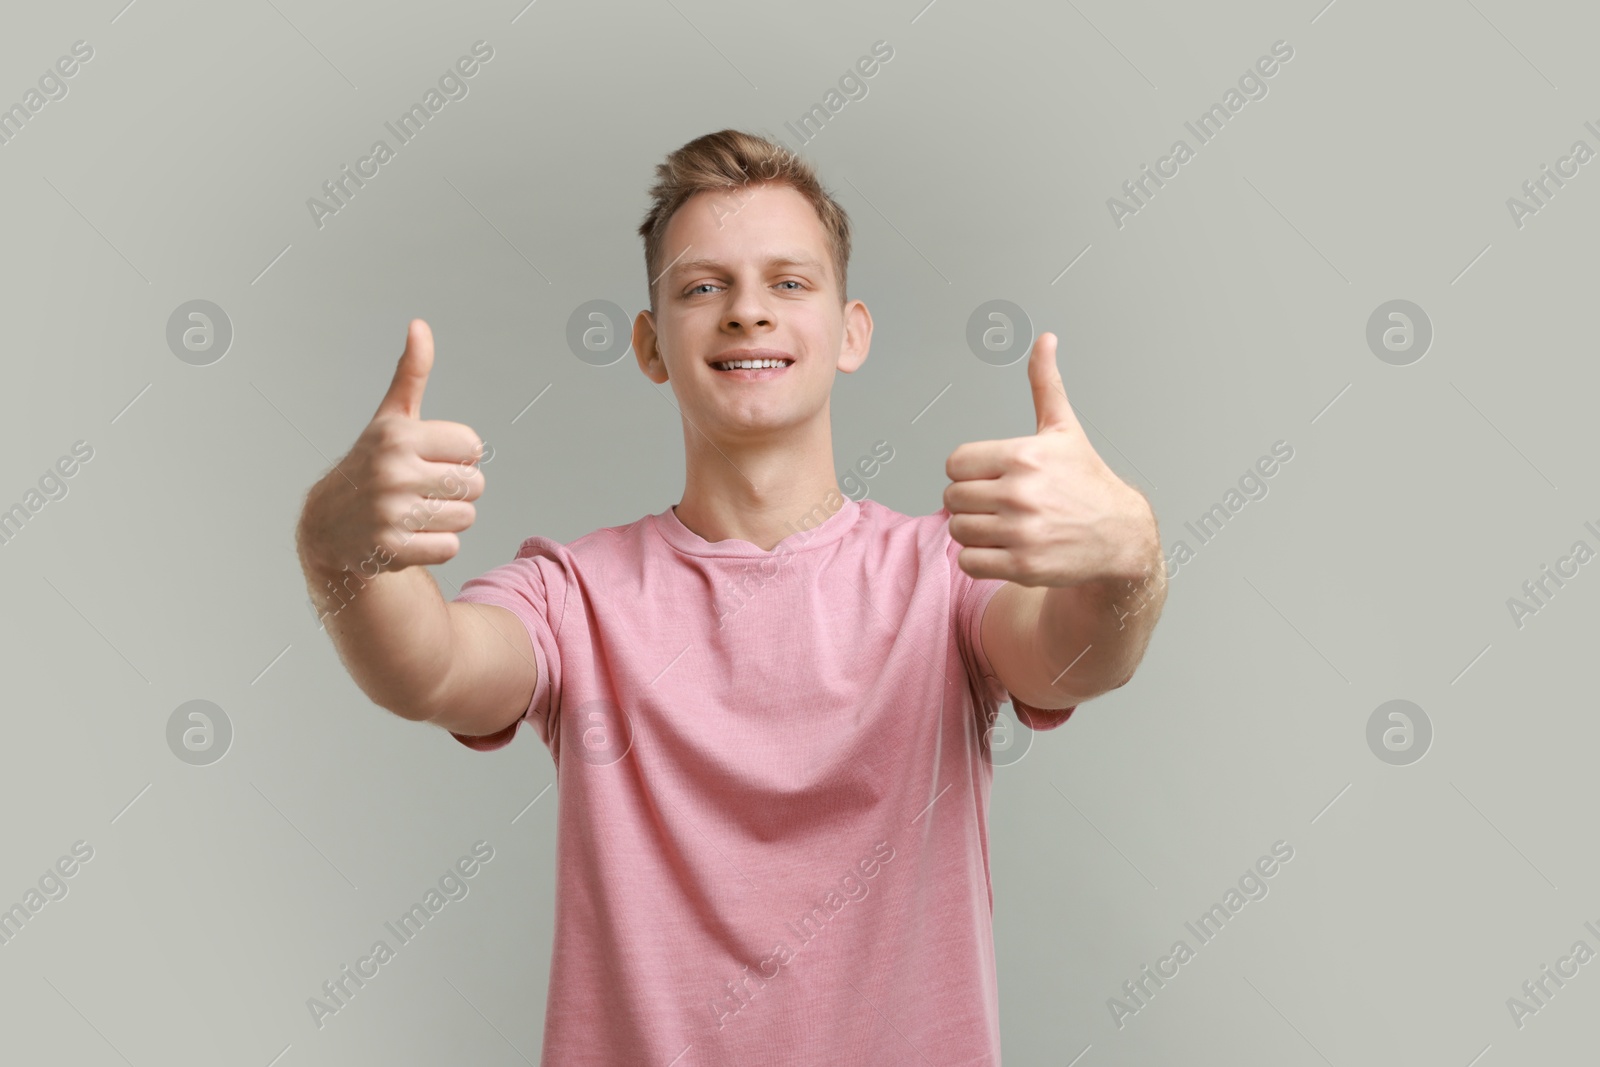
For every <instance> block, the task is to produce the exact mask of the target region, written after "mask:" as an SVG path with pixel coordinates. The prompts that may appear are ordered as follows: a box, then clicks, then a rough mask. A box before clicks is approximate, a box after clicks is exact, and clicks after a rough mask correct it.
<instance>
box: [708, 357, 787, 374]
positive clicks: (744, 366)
mask: <svg viewBox="0 0 1600 1067" xmlns="http://www.w3.org/2000/svg"><path fill="white" fill-rule="evenodd" d="M793 362H794V360H792V359H736V360H732V361H730V362H728V363H713V364H711V367H712V369H713V370H719V371H733V370H777V369H778V368H780V367H787V366H789V364H791V363H793Z"/></svg>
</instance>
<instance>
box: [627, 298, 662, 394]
mask: <svg viewBox="0 0 1600 1067" xmlns="http://www.w3.org/2000/svg"><path fill="white" fill-rule="evenodd" d="M633 358H634V359H636V360H638V361H639V369H640V370H642V371H644V376H645V377H646V378H649V379H650V380H651V381H652V382H655V383H656V384H657V385H660V384H661V383H662V382H664V381H666V380H667V364H666V361H665V360H663V359H662V358H661V350H660V348H658V347H657V345H656V320H655V317H654V316H653V315H651V314H650V312H648V311H641V312H639V314H638V316H637V317H636V318H635V319H634V320H633Z"/></svg>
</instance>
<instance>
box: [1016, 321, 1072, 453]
mask: <svg viewBox="0 0 1600 1067" xmlns="http://www.w3.org/2000/svg"><path fill="white" fill-rule="evenodd" d="M1028 384H1029V385H1030V386H1031V387H1032V389H1033V412H1034V415H1035V416H1036V417H1037V423H1038V428H1037V429H1036V430H1034V432H1035V433H1044V432H1045V431H1047V430H1063V429H1073V430H1078V429H1081V427H1079V425H1078V417H1077V415H1075V414H1073V411H1072V405H1071V404H1070V403H1068V401H1067V387H1066V385H1065V384H1063V383H1062V381H1061V371H1060V369H1059V368H1058V367H1057V366H1056V335H1055V334H1053V333H1042V334H1040V335H1039V339H1038V340H1037V341H1035V342H1034V343H1033V351H1032V352H1031V353H1029V355H1028Z"/></svg>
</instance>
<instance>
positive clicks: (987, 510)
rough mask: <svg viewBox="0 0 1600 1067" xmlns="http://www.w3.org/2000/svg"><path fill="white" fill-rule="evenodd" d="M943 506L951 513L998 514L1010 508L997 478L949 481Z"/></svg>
mask: <svg viewBox="0 0 1600 1067" xmlns="http://www.w3.org/2000/svg"><path fill="white" fill-rule="evenodd" d="M944 506H945V507H946V508H948V509H949V511H950V514H952V515H999V514H1003V513H1005V512H1007V511H1009V510H1010V509H1009V508H1008V507H1007V506H1006V504H1005V491H1004V488H1003V486H1002V485H1001V479H999V478H980V479H976V480H972V481H965V482H951V483H950V484H949V485H948V486H946V487H945V491H944Z"/></svg>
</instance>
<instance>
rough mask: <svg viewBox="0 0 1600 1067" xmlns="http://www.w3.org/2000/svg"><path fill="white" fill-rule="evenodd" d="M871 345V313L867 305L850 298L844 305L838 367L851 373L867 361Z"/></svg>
mask: <svg viewBox="0 0 1600 1067" xmlns="http://www.w3.org/2000/svg"><path fill="white" fill-rule="evenodd" d="M871 347H872V313H871V312H870V311H868V310H867V305H866V304H863V303H862V302H861V301H859V300H852V301H850V302H849V303H848V304H846V305H845V307H844V341H843V343H841V344H840V345H839V364H838V366H839V369H840V370H842V371H844V372H845V373H846V374H852V373H854V372H855V370H856V368H858V367H860V366H861V364H863V363H865V362H866V361H867V350H868V349H870V348H871Z"/></svg>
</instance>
